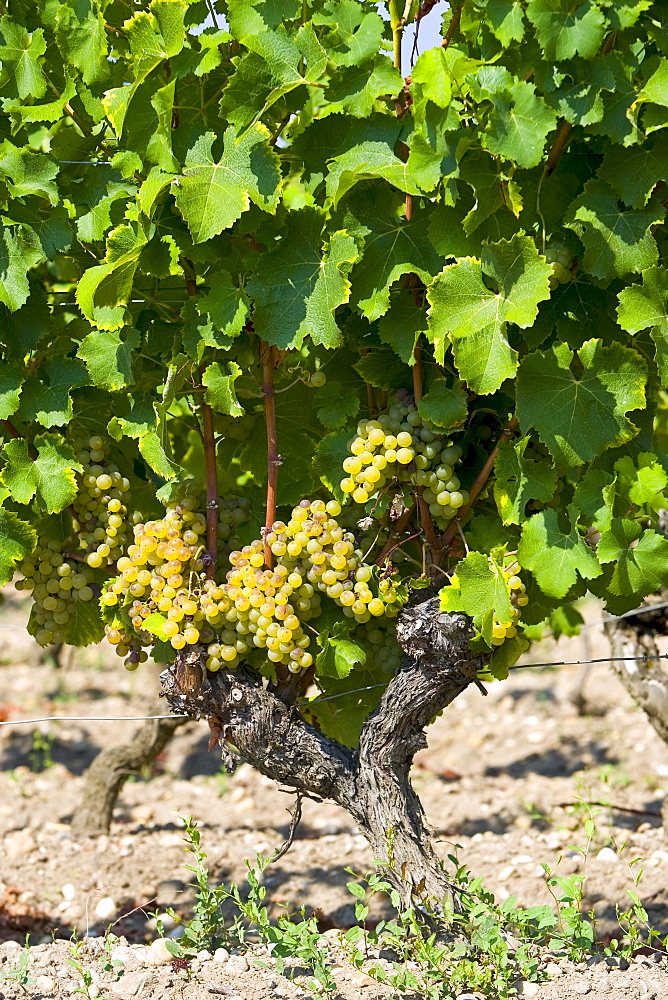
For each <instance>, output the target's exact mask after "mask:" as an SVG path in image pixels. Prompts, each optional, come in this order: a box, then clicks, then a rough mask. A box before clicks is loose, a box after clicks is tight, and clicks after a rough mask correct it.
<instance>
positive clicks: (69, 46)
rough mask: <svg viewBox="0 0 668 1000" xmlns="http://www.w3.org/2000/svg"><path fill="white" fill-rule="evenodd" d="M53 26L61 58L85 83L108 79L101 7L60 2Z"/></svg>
mask: <svg viewBox="0 0 668 1000" xmlns="http://www.w3.org/2000/svg"><path fill="white" fill-rule="evenodd" d="M55 27H56V42H57V43H58V48H59V49H60V51H61V53H62V55H63V59H64V60H65V62H66V64H71V65H72V66H75V67H76V68H77V69H78V70H79V71H80V72H81V75H82V77H83V81H84V83H86V84H92V83H101V82H102V81H103V80H105V79H107V77H108V76H109V63H108V62H107V36H106V32H105V27H104V16H103V14H102V11H101V9H100V5H99V4H97V3H87V4H81V5H79V4H69V3H62V4H60V6H59V7H58V9H57V11H56V18H55ZM72 96H74V95H72ZM69 100H71V98H69Z"/></svg>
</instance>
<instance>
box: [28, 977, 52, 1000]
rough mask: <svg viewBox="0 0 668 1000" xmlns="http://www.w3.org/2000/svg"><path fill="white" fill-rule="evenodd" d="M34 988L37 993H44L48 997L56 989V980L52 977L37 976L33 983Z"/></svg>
mask: <svg viewBox="0 0 668 1000" xmlns="http://www.w3.org/2000/svg"><path fill="white" fill-rule="evenodd" d="M33 988H34V990H35V992H36V993H42V994H44V995H45V996H48V994H49V993H53V992H54V990H55V988H56V980H55V979H52V978H51V976H37V978H36V979H35V982H34V983H33Z"/></svg>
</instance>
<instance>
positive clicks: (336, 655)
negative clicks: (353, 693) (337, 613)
mask: <svg viewBox="0 0 668 1000" xmlns="http://www.w3.org/2000/svg"><path fill="white" fill-rule="evenodd" d="M318 645H319V646H320V647H321V650H320V652H319V653H318V655H317V656H316V658H315V666H316V674H317V676H319V677H336V678H337V679H338V680H343V679H344V678H345V677H347V676H348V674H349V673H350V672H351V671H352V670H354V669H355V667H356V666H357V665H358V664H361V665H363V664H365V663H366V652H365V651H364V649H362V647H361V646H358V645H357V643H355V642H353V641H352V640H351V639H350V638H349V630H348V629H346V627H345V625H335V626H334V630H333V632H332V634H330V635H328V634H326V633H324V632H320V634H319V635H318Z"/></svg>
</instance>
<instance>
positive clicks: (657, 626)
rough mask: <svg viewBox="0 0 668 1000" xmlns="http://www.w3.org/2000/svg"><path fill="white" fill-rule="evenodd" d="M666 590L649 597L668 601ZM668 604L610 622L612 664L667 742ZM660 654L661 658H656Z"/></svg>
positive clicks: (666, 818) (667, 804) (666, 816)
mask: <svg viewBox="0 0 668 1000" xmlns="http://www.w3.org/2000/svg"><path fill="white" fill-rule="evenodd" d="M667 597H668V595H666V594H665V593H664V594H662V595H659V596H657V597H655V598H648V599H647V602H646V603H647V604H650V603H651V602H652V601H654V602H655V603H657V604H664V603H665V601H666V599H667ZM667 612H668V608H665V607H657V609H656V610H649V611H643V612H641V613H640V614H634V615H629V616H628V617H626V618H620V619H618V620H617V621H613V622H608V623H607V624H606V626H605V630H606V632H607V634H608V638H609V640H610V650H611V657H612V659H611V661H610V662H611V666H612V669H613V670H614V672H615V674H616V675H617V677H619V679H620V681H621V682H622V684H623V685H624V687H625V688H626V690H627V691H628V692H629V694H630V695H631V697H632V698H633V700H634V701H635V702H636V704H637V705H638V706H639V707H640V708H642V709H643V711H644V712H645V714H646V715H647V718H648V719H649V721H650V723H651V724H652V726H653V727H654V729H655V730H656V732H657V733H658V734H659V736H660V737H661V739H662V740H663V741H664V743H666V744H668V672H667V671H666V670H665V668H664V667H663V666H662V664H663V663H665V661H663V660H660V659H658V656H659V647H658V643H657V639H658V638H659V636H662V635H668V614H667ZM654 657H657V659H654ZM662 816H663V826H664V829H665V830H666V831H668V797H667V798H666V799H665V800H664V803H663V809H662Z"/></svg>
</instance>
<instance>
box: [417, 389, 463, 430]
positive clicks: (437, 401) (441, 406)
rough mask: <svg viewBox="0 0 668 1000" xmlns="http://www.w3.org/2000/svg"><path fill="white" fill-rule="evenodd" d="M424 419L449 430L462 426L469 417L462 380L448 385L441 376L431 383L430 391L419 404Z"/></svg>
mask: <svg viewBox="0 0 668 1000" xmlns="http://www.w3.org/2000/svg"><path fill="white" fill-rule="evenodd" d="M417 408H418V413H419V414H420V416H421V417H422V419H423V420H430V421H431V423H432V424H436V426H437V427H445V428H447V429H448V430H449V429H451V428H453V427H460V426H461V424H463V423H464V421H465V420H466V419H467V417H468V397H467V395H466V392H465V391H464V388H463V386H462V384H461V382H455V383H454V384H453V385H448V383H447V382H446V381H445V379H442V378H439V379H436V380H435V381H434V382H432V383H431V385H430V386H429V392H428V393H426V395H424V396H423V397H422V399H421V400H420V401H419V402H418V404H417Z"/></svg>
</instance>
